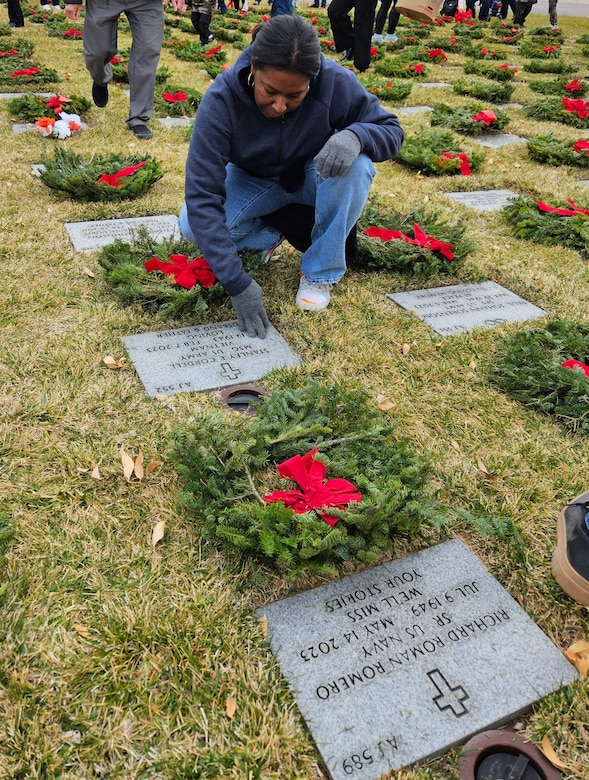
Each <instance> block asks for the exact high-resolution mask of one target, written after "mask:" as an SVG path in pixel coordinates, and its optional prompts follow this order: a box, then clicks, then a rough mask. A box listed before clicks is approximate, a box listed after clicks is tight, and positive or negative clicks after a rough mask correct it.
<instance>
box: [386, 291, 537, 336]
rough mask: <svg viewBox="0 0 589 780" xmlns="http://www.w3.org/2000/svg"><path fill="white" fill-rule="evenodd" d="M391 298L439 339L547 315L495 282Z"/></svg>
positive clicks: (394, 294) (393, 294)
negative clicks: (424, 324)
mask: <svg viewBox="0 0 589 780" xmlns="http://www.w3.org/2000/svg"><path fill="white" fill-rule="evenodd" d="M389 298H392V300H393V301H395V303H397V304H398V305H399V306H402V307H403V308H404V309H408V310H409V311H413V312H414V313H415V314H416V315H417V316H418V317H419V318H420V319H421V320H423V321H424V322H425V323H427V324H428V325H429V326H430V327H431V328H433V330H435V331H436V333H439V334H440V336H452V335H453V334H455V333H466V332H467V331H469V330H472V329H473V328H493V327H495V326H496V325H502V324H503V323H504V322H525V321H526V320H536V319H538V318H539V317H543V316H544V311H542V309H540V308H539V307H538V306H534V304H533V303H529V302H528V301H525V300H524V299H523V298H520V297H519V295H516V294H515V293H513V292H511V291H510V290H506V289H505V287H502V286H501V285H500V284H497V283H496V282H481V283H480V284H454V285H450V286H448V287H432V288H431V289H429V290H413V291H412V292H402V293H392V294H390V295H389Z"/></svg>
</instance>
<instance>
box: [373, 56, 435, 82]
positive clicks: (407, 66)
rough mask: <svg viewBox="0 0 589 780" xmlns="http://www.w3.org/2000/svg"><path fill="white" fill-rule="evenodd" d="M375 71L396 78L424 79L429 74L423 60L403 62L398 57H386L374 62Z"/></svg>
mask: <svg viewBox="0 0 589 780" xmlns="http://www.w3.org/2000/svg"><path fill="white" fill-rule="evenodd" d="M374 72H375V73H378V74H380V75H381V76H387V77H388V78H394V79H423V78H425V77H426V76H427V72H428V68H427V65H424V64H423V63H422V62H419V63H416V64H414V63H411V62H403V61H402V60H401V59H399V58H398V57H396V58H395V59H393V58H392V57H385V58H384V59H383V60H378V61H377V62H375V63H374Z"/></svg>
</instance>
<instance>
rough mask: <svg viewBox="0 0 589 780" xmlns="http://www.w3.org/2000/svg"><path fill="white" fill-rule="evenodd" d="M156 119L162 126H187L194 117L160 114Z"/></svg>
mask: <svg viewBox="0 0 589 780" xmlns="http://www.w3.org/2000/svg"><path fill="white" fill-rule="evenodd" d="M157 121H158V122H159V123H160V125H163V126H164V127H188V126H189V125H190V123H191V122H193V121H194V117H188V116H160V117H158V120H157Z"/></svg>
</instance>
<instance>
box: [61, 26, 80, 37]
mask: <svg viewBox="0 0 589 780" xmlns="http://www.w3.org/2000/svg"><path fill="white" fill-rule="evenodd" d="M81 34H82V31H81V30H74V28H73V27H70V29H69V30H66V31H65V32H64V35H65V37H66V38H75V37H76V36H79V35H81Z"/></svg>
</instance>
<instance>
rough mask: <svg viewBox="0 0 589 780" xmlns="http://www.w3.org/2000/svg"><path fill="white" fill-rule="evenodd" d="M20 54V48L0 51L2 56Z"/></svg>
mask: <svg viewBox="0 0 589 780" xmlns="http://www.w3.org/2000/svg"><path fill="white" fill-rule="evenodd" d="M16 54H18V49H10V51H0V57H14V56H15V55H16Z"/></svg>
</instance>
